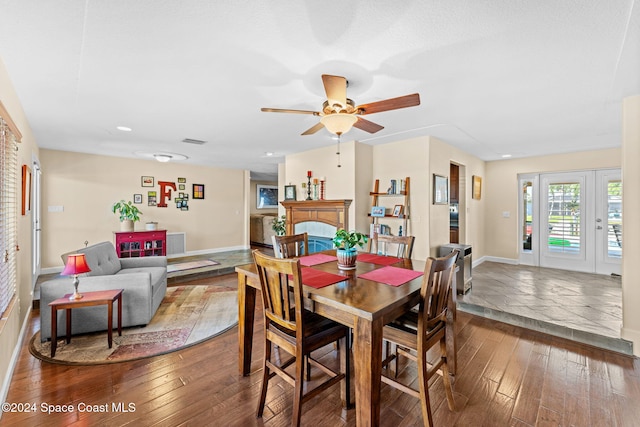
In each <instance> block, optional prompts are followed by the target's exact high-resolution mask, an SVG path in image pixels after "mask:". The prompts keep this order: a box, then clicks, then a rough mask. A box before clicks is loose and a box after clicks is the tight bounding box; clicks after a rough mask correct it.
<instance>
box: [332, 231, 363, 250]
mask: <svg viewBox="0 0 640 427" xmlns="http://www.w3.org/2000/svg"><path fill="white" fill-rule="evenodd" d="M332 241H333V244H334V245H335V246H336V248H338V249H345V250H354V249H355V247H356V246H360V247H362V246H364V244H365V243H367V236H365V235H364V234H362V233H358V232H357V231H347V230H345V229H343V228H341V229H339V230H338V231H336V235H335V236H334V237H333V239H332Z"/></svg>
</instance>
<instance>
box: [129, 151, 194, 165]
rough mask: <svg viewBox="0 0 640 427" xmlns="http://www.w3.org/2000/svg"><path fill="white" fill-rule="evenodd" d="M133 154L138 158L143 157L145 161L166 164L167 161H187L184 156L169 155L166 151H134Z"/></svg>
mask: <svg viewBox="0 0 640 427" xmlns="http://www.w3.org/2000/svg"><path fill="white" fill-rule="evenodd" d="M133 154H135V155H136V156H138V157H144V158H145V159H155V160H157V161H159V162H162V163H166V162H169V161H171V162H173V161H178V160H187V159H188V158H189V157H187V156H185V155H184V154H177V153H171V152H168V151H156V152H155V153H154V152H148V151H136V152H134V153H133Z"/></svg>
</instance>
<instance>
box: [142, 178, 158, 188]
mask: <svg viewBox="0 0 640 427" xmlns="http://www.w3.org/2000/svg"><path fill="white" fill-rule="evenodd" d="M141 181H142V186H143V187H153V185H154V184H155V180H154V179H153V177H152V176H143V177H142V178H141Z"/></svg>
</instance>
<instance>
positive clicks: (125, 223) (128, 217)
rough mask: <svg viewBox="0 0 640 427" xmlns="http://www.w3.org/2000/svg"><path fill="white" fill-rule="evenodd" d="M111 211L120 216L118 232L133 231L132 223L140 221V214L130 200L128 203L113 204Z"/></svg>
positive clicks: (121, 201) (122, 201)
mask: <svg viewBox="0 0 640 427" xmlns="http://www.w3.org/2000/svg"><path fill="white" fill-rule="evenodd" d="M111 211H112V212H113V213H116V212H117V213H118V214H120V231H133V223H134V222H136V221H140V215H141V214H142V212H140V209H138V208H137V207H136V206H134V204H133V203H132V202H131V200H129V201H128V202H125V201H124V200H120V201H119V202H116V203H114V204H113V206H112V207H111Z"/></svg>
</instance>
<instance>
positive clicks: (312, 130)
mask: <svg viewBox="0 0 640 427" xmlns="http://www.w3.org/2000/svg"><path fill="white" fill-rule="evenodd" d="M323 127H324V125H323V124H322V122H318V123H317V124H316V125H314V126H312V127H310V128H309V129H307V130H305V131H304V132H302V135H313V134H314V133H316V132H318V131H319V130H320V129H322V128H323Z"/></svg>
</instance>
